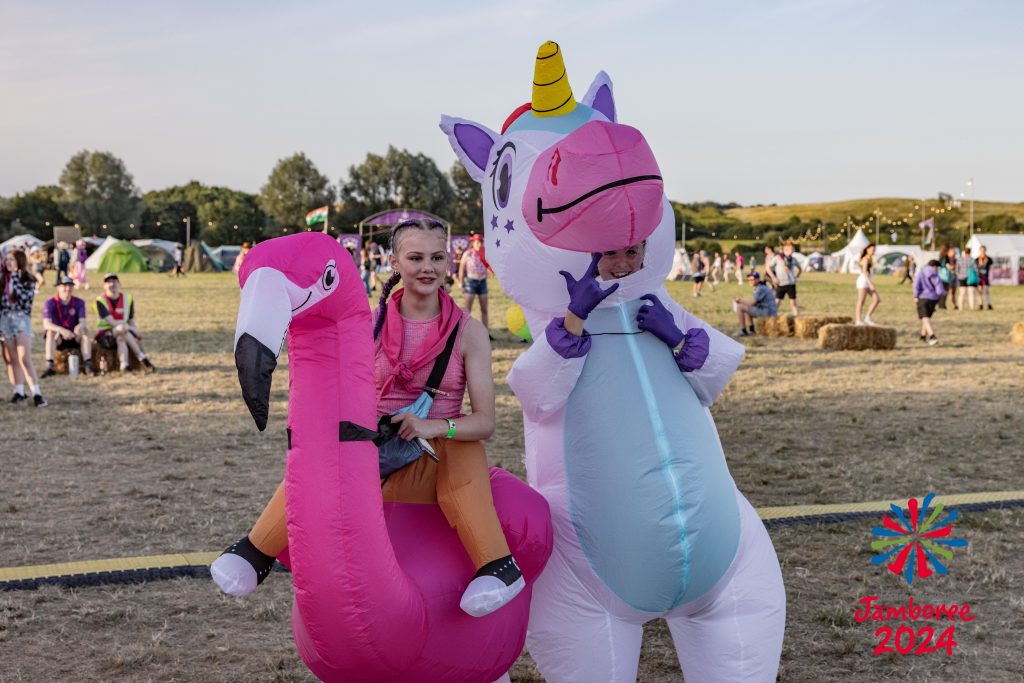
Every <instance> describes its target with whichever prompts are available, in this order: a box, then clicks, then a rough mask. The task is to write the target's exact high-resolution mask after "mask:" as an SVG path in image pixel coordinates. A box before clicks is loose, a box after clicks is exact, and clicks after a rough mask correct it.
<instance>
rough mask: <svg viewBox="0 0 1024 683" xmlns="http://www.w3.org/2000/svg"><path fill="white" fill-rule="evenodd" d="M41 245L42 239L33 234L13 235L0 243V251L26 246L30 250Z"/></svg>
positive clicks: (4, 251) (5, 251)
mask: <svg viewBox="0 0 1024 683" xmlns="http://www.w3.org/2000/svg"><path fill="white" fill-rule="evenodd" d="M41 246H43V241H42V240H41V239H39V238H38V237H36V236H35V235H29V234H27V233H26V234H24V235H15V236H14V237H12V238H11V239H9V240H7V241H6V242H4V243H3V244H0V252H3V253H5V254H6V253H7V252H8V250H10V249H21V248H22V247H27V248H28V249H29V250H30V251H31V250H32V249H37V248H39V247H41Z"/></svg>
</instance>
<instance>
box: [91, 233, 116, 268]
mask: <svg viewBox="0 0 1024 683" xmlns="http://www.w3.org/2000/svg"><path fill="white" fill-rule="evenodd" d="M120 241H121V240H119V239H115V238H113V237H110V236H109V235H108V236H107V239H105V240H103V244H101V245H100V246H98V247H96V251H94V252H92V253H91V254H89V258H87V259H86V260H85V269H86V270H99V269H100V261H102V260H103V255H104V254H105V253H107V249H110V247H111V246H113V245H114V244H117V243H118V242H120Z"/></svg>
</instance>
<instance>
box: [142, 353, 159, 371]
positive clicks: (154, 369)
mask: <svg viewBox="0 0 1024 683" xmlns="http://www.w3.org/2000/svg"><path fill="white" fill-rule="evenodd" d="M142 364H143V365H145V366H146V367H147V368H149V371H150V372H156V366H155V365H153V364H152V363H150V362H149V356H146V357H145V358H143V359H142Z"/></svg>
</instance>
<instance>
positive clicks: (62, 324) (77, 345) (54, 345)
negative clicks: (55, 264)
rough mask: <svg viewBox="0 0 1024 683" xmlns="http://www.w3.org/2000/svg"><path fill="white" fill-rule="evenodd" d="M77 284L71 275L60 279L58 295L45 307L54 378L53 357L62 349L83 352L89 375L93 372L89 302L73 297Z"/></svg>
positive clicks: (49, 373)
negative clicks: (86, 320) (88, 313)
mask: <svg viewBox="0 0 1024 683" xmlns="http://www.w3.org/2000/svg"><path fill="white" fill-rule="evenodd" d="M74 286H75V281H74V280H72V279H71V278H69V277H68V276H67V275H64V276H61V277H60V278H58V279H57V296H53V297H50V298H49V299H47V300H46V302H45V303H44V304H43V331H44V333H45V334H46V372H44V373H43V377H53V376H54V375H56V374H57V373H56V372H55V371H54V369H53V357H54V355H55V353H56V351H57V350H58V349H60V350H61V351H73V350H75V349H79V350H80V351H81V352H82V358H83V359H85V372H86V374H91V373H92V348H91V340H90V338H89V330H88V329H87V328H86V324H85V302H84V301H83V300H81V299H79V298H78V297H77V296H74V295H72V294H71V290H72V289H73V288H74Z"/></svg>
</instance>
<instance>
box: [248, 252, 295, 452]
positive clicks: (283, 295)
mask: <svg viewBox="0 0 1024 683" xmlns="http://www.w3.org/2000/svg"><path fill="white" fill-rule="evenodd" d="M290 289H297V288H295V286H294V285H292V284H291V283H290V282H288V280H287V278H285V276H284V275H283V274H282V273H281V272H280V271H277V270H274V269H273V268H269V267H264V268H257V269H256V270H254V271H253V272H252V273H251V274H250V275H249V277H248V278H247V279H246V281H245V286H244V287H242V297H241V301H240V302H239V304H238V321H237V322H236V324H235V367H236V368H237V369H238V383H239V384H240V385H241V387H242V398H243V399H244V400H245V405H246V406H247V407H248V408H249V413H250V414H251V415H252V419H253V420H255V422H256V427H257V428H258V429H259V430H260V431H261V432H262V431H263V430H264V429H266V428H267V421H268V419H269V416H270V385H271V379H272V377H273V374H274V369H275V368H276V367H277V357H278V355H280V353H281V346H282V345H283V344H284V336H285V333H286V332H288V326H289V325H290V324H291V322H292V303H291V299H292V297H290V296H289V291H290ZM300 291H301V290H300ZM295 294H296V296H299V294H298V292H295Z"/></svg>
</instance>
